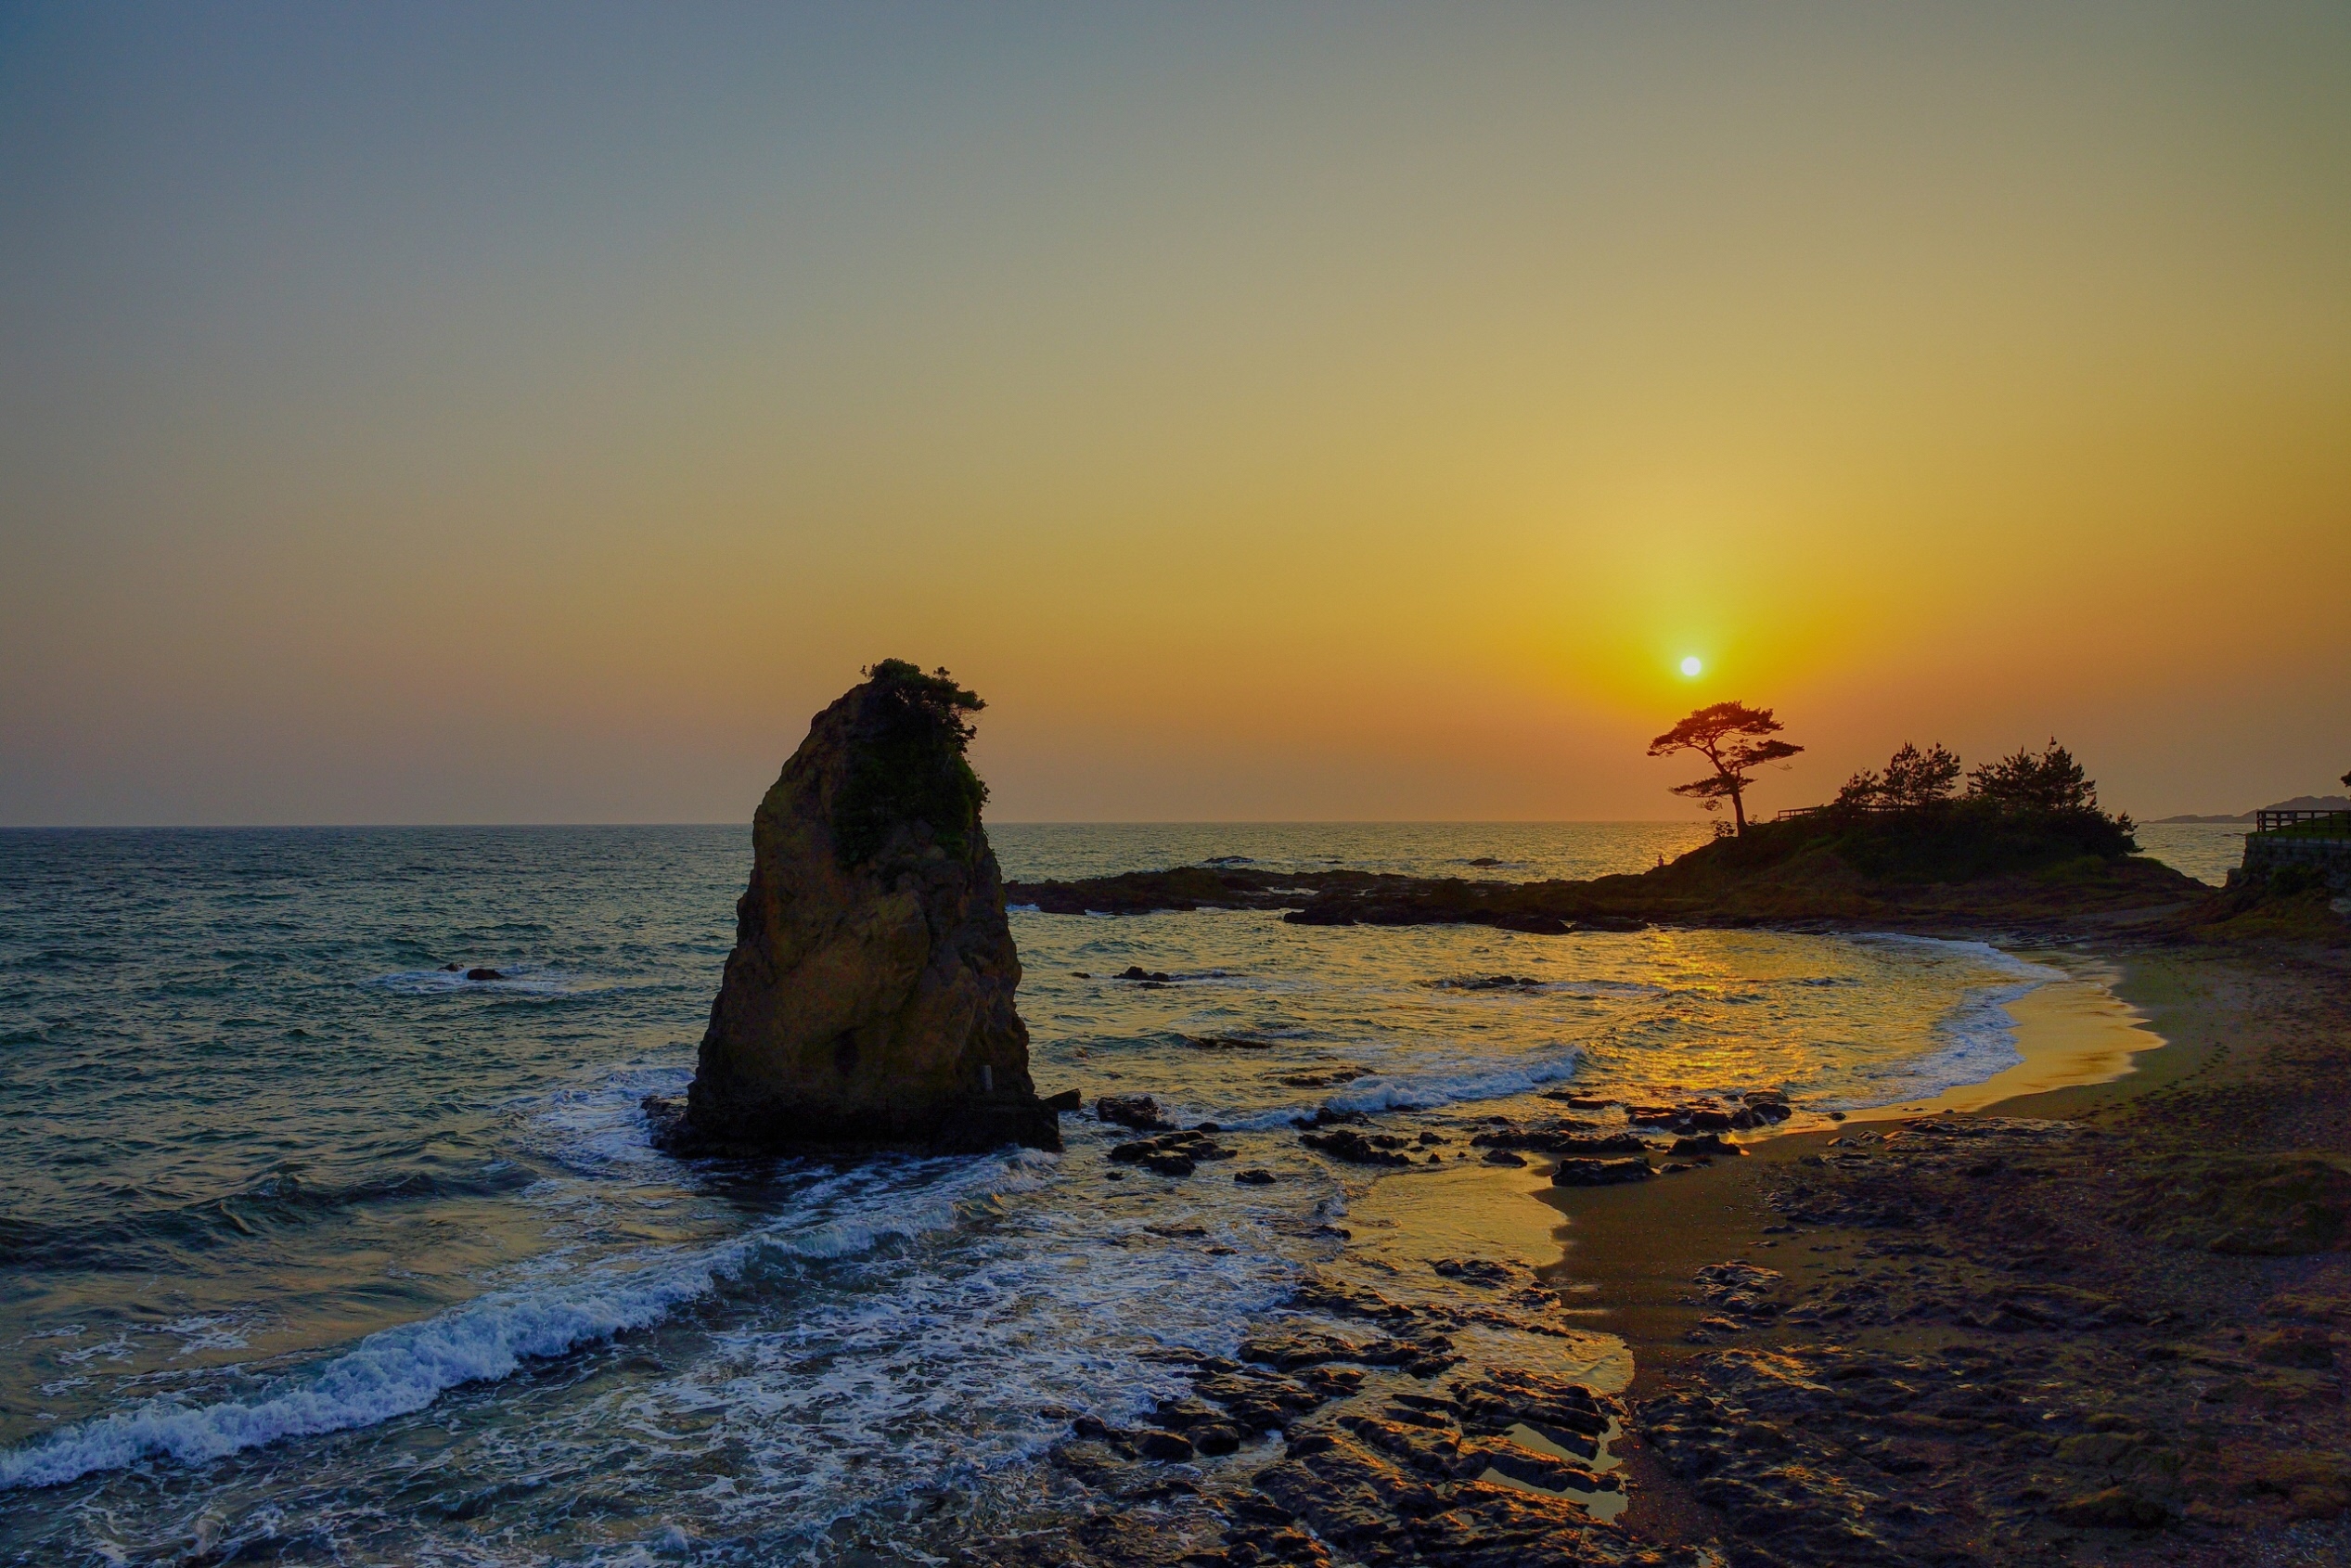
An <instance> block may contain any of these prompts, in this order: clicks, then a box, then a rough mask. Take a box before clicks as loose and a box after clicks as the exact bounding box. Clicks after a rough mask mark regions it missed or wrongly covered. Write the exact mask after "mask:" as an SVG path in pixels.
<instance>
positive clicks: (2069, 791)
mask: <svg viewBox="0 0 2351 1568" xmlns="http://www.w3.org/2000/svg"><path fill="white" fill-rule="evenodd" d="M1967 798H1968V799H1970V800H1972V801H1989V802H1991V803H1993V804H1994V805H1998V806H2003V807H2006V808H2007V809H2009V810H2011V811H2096V810H2097V809H2098V784H2097V782H2096V780H2094V779H2092V778H2090V777H2089V776H2088V774H2086V773H2084V772H2083V771H2082V765H2081V764H2079V763H2077V762H2075V760H2074V754H2073V753H2072V752H2068V751H2067V750H2066V749H2065V748H2064V747H2062V746H2061V745H2059V744H2058V743H2057V738H2056V737H2055V736H2053V735H2052V736H2050V737H2049V745H2048V747H2047V748H2046V749H2044V750H2042V751H2039V752H2030V751H2026V750H2025V749H2024V748H2023V747H2021V746H2020V747H2018V748H2017V752H2016V754H2015V755H2014V756H2012V757H2002V758H2001V759H2000V760H1999V761H1998V762H1996V763H1985V765H1983V766H1981V767H1977V768H1971V769H1969V770H1968V776H1967Z"/></svg>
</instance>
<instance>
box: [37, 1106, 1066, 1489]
mask: <svg viewBox="0 0 2351 1568" xmlns="http://www.w3.org/2000/svg"><path fill="white" fill-rule="evenodd" d="M1051 1164H1052V1161H1051V1157H1050V1156H1037V1155H1034V1153H1033V1152H1031V1151H1026V1150H1024V1151H1022V1154H1021V1156H1016V1157H1014V1158H1011V1159H1009V1160H1007V1161H1001V1162H980V1163H974V1164H972V1165H971V1166H970V1167H968V1169H967V1170H966V1171H965V1172H962V1173H958V1175H957V1176H950V1177H949V1179H947V1180H945V1181H943V1182H939V1183H937V1184H936V1185H934V1186H932V1187H931V1188H929V1189H927V1190H925V1191H923V1192H921V1193H920V1194H919V1195H916V1196H914V1197H912V1198H911V1199H908V1198H906V1197H899V1198H896V1199H894V1200H893V1201H892V1202H889V1203H888V1204H887V1205H886V1207H884V1206H881V1205H867V1215H862V1216H859V1215H846V1216H841V1217H835V1218H829V1219H824V1220H820V1221H817V1222H815V1223H808V1222H806V1221H804V1220H801V1219H799V1218H797V1217H795V1218H794V1219H793V1220H790V1221H783V1222H778V1223H777V1224H776V1225H773V1226H770V1227H764V1228H763V1229H761V1230H758V1231H754V1232H752V1233H751V1234H749V1235H747V1236H743V1237H739V1238H737V1239H735V1240H730V1241H727V1242H725V1243H722V1244H720V1245H718V1246H715V1247H711V1248H707V1249H703V1250H701V1251H699V1252H696V1253H688V1254H684V1255H680V1254H677V1253H651V1254H646V1255H642V1256H639V1257H636V1258H632V1259H625V1260H620V1261H619V1262H618V1263H616V1264H615V1265H612V1266H607V1267H606V1268H604V1269H602V1270H599V1271H597V1272H594V1273H591V1274H589V1275H587V1276H586V1277H585V1279H582V1278H580V1277H578V1276H577V1275H576V1274H569V1275H567V1274H566V1273H565V1272H564V1271H563V1270H560V1269H550V1270H549V1271H548V1272H549V1273H550V1274H553V1275H555V1276H556V1277H557V1279H559V1280H560V1282H550V1283H546V1284H544V1285H537V1286H532V1287H527V1288H524V1289H520V1290H509V1291H497V1292H490V1293H488V1294H485V1295H482V1296H478V1297H476V1298H475V1299H473V1300H472V1301H469V1302H468V1303H466V1304H465V1305H462V1306H458V1307H455V1308H452V1309H451V1310H449V1311H447V1312H443V1313H441V1314H438V1315H437V1316H435V1317H429V1318H426V1319H424V1320H422V1321H420V1322H417V1323H406V1324H403V1325H401V1326H400V1327H398V1328H395V1329H387V1330H382V1331H381V1332H379V1333H375V1334H370V1335H368V1336H367V1337H366V1339H364V1340H362V1341H360V1342H359V1343H358V1344H357V1345H356V1346H354V1347H353V1348H352V1349H351V1350H348V1351H346V1352H344V1353H343V1354H342V1355H340V1356H336V1357H334V1358H333V1359H331V1360H329V1361H328V1362H326V1363H325V1364H324V1365H323V1366H320V1367H318V1368H316V1369H315V1370H312V1371H310V1372H307V1373H302V1374H297V1375H295V1376H294V1377H292V1378H289V1379H288V1380H285V1381H284V1382H282V1383H281V1384H280V1385H279V1386H278V1387H277V1388H276V1390H275V1391H274V1392H271V1393H268V1394H264V1395H263V1396H262V1397H259V1398H256V1399H252V1400H250V1401H247V1400H227V1401H223V1402H220V1403H217V1404H211V1405H186V1404H182V1403H180V1402H179V1401H177V1400H174V1399H171V1398H158V1399H150V1400H148V1401H146V1402H145V1403H143V1404H140V1405H138V1406H135V1407H132V1408H130V1409H128V1410H122V1411H117V1412H115V1413H113V1414H110V1415H107V1416H102V1417H99V1418H98V1419H96V1420H90V1421H85V1422H82V1423H80V1424H77V1425H75V1426H72V1427H70V1428H67V1429H66V1430H64V1431H62V1432H59V1433H56V1434H54V1435H52V1436H50V1437H48V1438H45V1439H44V1440H42V1441H40V1442H38V1443H35V1444H32V1445H29V1446H25V1447H21V1448H17V1449H13V1450H9V1451H6V1452H0V1490H7V1489H11V1488H16V1487H25V1486H54V1485H57V1484H60V1483H63V1482H67V1481H71V1480H73V1479H74V1478H76V1477H77V1476H82V1475H87V1474H89V1473H90V1472H93V1471H101V1470H118V1469H121V1468H122V1467H124V1466H126V1465H130V1464H134V1463H136V1462H137V1461H138V1460H140V1459H148V1458H151V1457H157V1456H161V1457H166V1458H170V1459H176V1460H178V1461H180V1462H181V1463H184V1464H194V1463H202V1462H204V1461H206V1460H210V1459H220V1458H222V1457H224V1456H225V1455H228V1454H233V1453H236V1452H238V1450H240V1449H244V1448H251V1447H258V1446H262V1445H264V1444H269V1443H275V1442H277V1441H280V1440H281V1439H284V1438H289V1437H305V1436H315V1435H318V1434H320V1433H330V1432H342V1431H347V1430H350V1429H352V1428H354V1427H366V1426H374V1425H376V1424H378V1423H379V1422H381V1421H385V1420H391V1419H392V1418H393V1417H396V1416H404V1415H408V1414H411V1413H413V1412H415V1411H418V1410H421V1409H423V1408H424V1407H426V1406H428V1405H430V1404H431V1403H432V1402H433V1401H434V1400H435V1399H437V1398H439V1397H440V1395H441V1394H443V1393H445V1392H447V1391H448V1390H450V1389H453V1388H458V1387H461V1386H463V1385H465V1384H468V1383H474V1382H495V1381H496V1380H498V1379H501V1378H505V1377H507V1376H509V1375H511V1374H512V1373H513V1372H514V1371H516V1370H517V1369H519V1368H520V1367H521V1365H522V1364H523V1363H524V1362H525V1361H528V1360H533V1359H543V1358H546V1357H548V1356H561V1355H564V1354H565V1353H567V1352H569V1351H572V1350H576V1349H579V1348H581V1347H582V1346H585V1345H589V1344H595V1343H601V1342H603V1341H606V1340H609V1339H610V1338H612V1337H613V1336H614V1335H615V1334H620V1333H623V1332H626V1331H628V1330H636V1329H645V1328H649V1327H651V1326H652V1325H653V1324H655V1323H658V1322H660V1321H662V1319H663V1318H665V1317H668V1316H669V1315H670V1314H671V1313H672V1312H673V1311H674V1310H675V1309H676V1308H677V1307H679V1306H680V1305H684V1304H686V1303H687V1302H691V1301H693V1300H695V1299H697V1298H699V1297H701V1296H706V1295H708V1294H710V1293H711V1292H713V1291H714V1290H715V1289H716V1288H717V1286H718V1283H719V1281H720V1280H722V1279H733V1278H736V1277H737V1276H739V1275H740V1274H741V1273H742V1271H743V1270H744V1268H745V1267H746V1266H749V1265H750V1264H752V1262H754V1261H755V1260H758V1259H760V1258H762V1257H771V1258H807V1259H829V1258H840V1257H844V1256H849V1255H853V1254H855V1253H867V1252H871V1251H873V1250H874V1249H875V1248H877V1247H879V1246H880V1245H881V1244H883V1243H884V1242H886V1241H890V1240H899V1239H909V1238H913V1237H918V1236H920V1235H922V1234H924V1233H926V1232H930V1231H935V1230H939V1229H943V1228H945V1227H949V1226H952V1225H954V1224H955V1223H957V1219H958V1218H959V1217H960V1215H961V1214H962V1213H963V1208H964V1205H965V1204H967V1203H969V1202H971V1201H973V1200H974V1199H981V1198H984V1197H986V1196H988V1195H989V1193H990V1191H991V1190H993V1189H1011V1190H1020V1189H1026V1188H1034V1187H1035V1186H1036V1185H1038V1184H1039V1183H1040V1182H1042V1181H1043V1180H1045V1179H1046V1178H1047V1176H1048V1175H1049V1172H1050V1169H1051ZM886 1174H899V1175H918V1176H919V1175H920V1174H923V1173H922V1170H921V1167H919V1166H908V1167H900V1168H899V1170H898V1171H897V1172H896V1173H886ZM885 1179H886V1175H885ZM854 1185H867V1186H870V1185H877V1184H876V1183H874V1182H872V1181H865V1182H862V1183H860V1182H858V1181H856V1180H855V1179H854V1178H852V1179H851V1180H846V1181H843V1182H840V1183H833V1184H822V1185H820V1187H819V1188H818V1189H812V1196H821V1195H824V1194H825V1193H826V1191H827V1189H828V1188H830V1189H840V1188H842V1187H848V1186H854Z"/></svg>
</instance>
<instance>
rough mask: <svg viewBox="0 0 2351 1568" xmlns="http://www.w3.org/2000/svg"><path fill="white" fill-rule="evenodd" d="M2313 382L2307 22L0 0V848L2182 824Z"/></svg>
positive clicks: (2220, 12) (2341, 727) (2340, 601)
mask: <svg viewBox="0 0 2351 1568" xmlns="http://www.w3.org/2000/svg"><path fill="white" fill-rule="evenodd" d="M2346 431H2351V8H2346V7H2345V6H2341V5H2310V6H2267V5H2256V6H2217V5H2215V6H2163V5H2141V6H2099V5H2085V6H2065V7H2045V6H1985V5H1972V6H1940V7H1935V6H1901V7H1893V6H1770V7H1761V6H1749V7H1731V6H1670V5H1668V6H1375V5H1350V6H1280V7H1264V6H1195V5H1186V6H987V7H980V6H886V5H885V6H864V5H861V6H842V7H835V8H827V9H808V8H795V7H783V6H745V7H725V6H692V7H651V6H640V7H612V6H586V5H565V6H429V5H425V6H377V7H366V6H251V5H226V6H104V7H98V6H80V7H74V6H0V823H71V822H158V823H161V822H303V821H325V822H349V821H436V820H464V821H484V820H487V821H560V820H689V819H693V820H735V819H740V818H743V817H745V816H748V813H749V811H750V808H751V806H752V803H754V802H755V801H756V800H757V798H758V795H759V793H760V791H761V790H762V789H763V788H764V785H765V784H766V782H767V781H768V780H769V779H770V778H772V777H773V776H774V773H775V771H776V769H777V766H778V765H780V763H781V761H782V759H783V757H784V756H785V754H786V753H787V752H789V751H790V748H791V747H792V745H794V744H795V743H796V742H797V740H798V739H799V737H800V735H801V734H802V732H803V728H804V726H805V722H806V719H807V716H808V715H809V713H812V712H814V711H815V710H816V708H817V707H819V706H821V705H822V703H823V702H824V701H826V700H829V698H830V697H831V696H833V695H835V694H836V693H837V692H838V691H839V690H840V689H841V688H843V687H845V686H846V685H847V684H848V683H849V682H850V681H851V680H853V679H854V678H855V674H856V670H857V667H858V666H859V665H861V664H863V663H866V662H869V661H871V660H873V659H875V658H879V657H883V656H899V657H906V658H911V659H916V660H918V661H920V662H924V663H926V664H930V663H944V664H947V665H949V666H951V667H953V668H954V669H955V671H956V672H957V675H960V676H962V677H963V678H965V679H966V680H968V681H969V682H970V683H971V684H973V685H975V686H976V687H978V688H980V689H981V690H982V692H983V694H984V695H986V696H987V697H988V698H989V700H990V701H991V708H990V711H989V713H987V715H986V716H985V718H984V720H983V734H982V739H981V741H980V742H979V745H978V750H977V753H976V754H977V759H978V761H979V764H980V766H981V768H982V770H983V773H984V774H985V775H986V777H987V778H989V779H990V780H991V782H992V784H993V785H994V787H995V793H996V805H995V808H994V810H995V814H996V816H1001V817H1027V818H1083V817H1098V818H1129V819H1137V818H1145V819H1148V818H1216V817H1292V818H1295V817H1306V818H1315V817H1421V818H1430V817H1577V816H1583V817H1591V816H1673V815H1677V814H1680V813H1681V812H1682V809H1683V808H1682V807H1681V804H1680V803H1677V802H1676V801H1674V800H1672V799H1671V798H1669V797H1668V796H1666V795H1665V794H1664V786H1665V785H1666V784H1668V783H1671V782H1674V781H1676V779H1677V778H1679V777H1680V775H1679V773H1677V771H1676V770H1675V769H1674V768H1673V767H1672V765H1668V764H1662V763H1652V762H1649V761H1647V760H1645V759H1644V758H1643V757H1642V756H1641V754H1640V752H1641V747H1642V745H1643V743H1644V742H1645V741H1646V740H1647V739H1648V737H1649V736H1650V735H1651V734H1653V733H1655V732H1656V731H1658V730H1661V729H1663V728H1664V727H1665V726H1667V725H1668V724H1669V723H1670V722H1671V721H1672V720H1673V719H1674V718H1676V717H1677V716H1678V715H1679V714H1680V713H1683V712H1685V711H1687V710H1688V709H1689V707H1690V706H1692V705H1694V704H1695V703H1697V702H1699V701H1708V700H1716V699H1718V698H1721V697H1725V696H1739V697H1742V698H1745V699H1746V700H1752V701H1759V702H1769V703H1772V704H1774V705H1776V706H1777V707H1778V708H1779V711H1780V713H1781V714H1782V716H1783V717H1785V718H1786V719H1787V720H1788V721H1789V723H1790V732H1791V734H1792V737H1793V738H1794V739H1799V740H1802V741H1805V742H1806V743H1807V744H1808V745H1809V746H1810V747H1811V748H1812V750H1811V751H1810V752H1808V753H1807V755H1806V756H1805V759H1803V760H1802V761H1801V762H1800V763H1799V765H1797V767H1796V768H1795V769H1794V770H1792V772H1791V774H1790V775H1788V776H1787V777H1786V778H1774V779H1773V780H1772V781H1770V783H1769V784H1768V785H1767V786H1766V794H1767V795H1768V796H1769V797H1770V798H1769V799H1768V800H1767V801H1766V805H1772V804H1784V803H1797V802H1800V801H1809V800H1817V799H1819V798H1822V797H1823V796H1825V795H1826V794H1827V793H1828V792H1830V791H1831V790H1833V788H1834V787H1835V784H1836V782H1837V781H1838V780H1839V779H1841V778H1843V777H1844V774H1845V773H1847V772H1849V771H1850V770H1851V769H1852V768H1854V767H1856V766H1858V765H1863V764H1865V763H1873V762H1877V761H1880V760H1882V757H1883V756H1884V754H1885V753H1886V752H1888V751H1890V750H1891V749H1892V748H1893V747H1894V746H1895V744H1897V743H1898V742H1900V741H1902V740H1903V739H1920V740H1925V739H1932V738H1938V737H1939V738H1941V739H1945V740H1946V741H1948V742H1950V743H1951V744H1953V745H1955V746H1957V747H1958V748H1959V750H1961V751H1962V752H1964V753H1965V754H1967V755H1968V756H1969V757H1970V759H1971V760H1974V759H1978V758H1981V757H1983V756H1985V755H1986V754H1988V753H1990V752H1995V751H2007V750H2010V749H2012V748H2014V747H2015V746H2017V745H2019V744H2023V743H2025V742H2036V743H2037V742H2038V741H2039V740H2040V739H2043V738H2045V737H2046V736H2048V735H2049V734H2050V733H2051V732H2055V733H2057V734H2059V735H2060V736H2062V738H2064V739H2066V740H2068V741H2069V742H2070V743H2071V744H2073V745H2074V746H2075V749H2076V751H2077V752H2080V753H2081V754H2082V756H2083V757H2084V759H2085V760H2086V761H2087V762H2088V765H2090V767H2091V769H2092V771H2093V772H2094V773H2096V774H2097V775H2098V776H2099V777H2100V779H2101V780H2102V781H2103V782H2104V784H2105V786H2106V790H2107V795H2108V798H2109V800H2110V802H2111V803H2116V804H2121V805H2124V806H2126V807H2128V808H2130V809H2132V810H2135V811H2138V812H2139V813H2141V814H2142V815H2157V814H2161V813H2165V812H2169V811H2175V810H2220V809H2230V810H2233V809H2240V808H2242V807H2244V806H2248V805H2251V804H2254V803H2258V802H2261V801H2266V800H2268V799H2272V798H2275V797H2277V796H2280V795H2284V794H2292V793H2298V792H2303V791H2308V790H2319V789H2322V788H2326V787H2328V786H2329V785H2330V784H2331V783H2332V779H2333V778H2335V776H2336V775H2338V774H2340V773H2341V772H2342V771H2343V770H2344V769H2345V767H2346V766H2351V751H2347V750H2346V749H2345V748H2346V747H2351V687H2346V684H2345V681H2344V679H2343V675H2344V672H2345V670H2346V669H2351V629H2346V617H2345V612H2344V585H2345V583H2351V439H2346ZM1689 653H1696V654H1698V655H1700V656H1701V657H1702V659H1703V660H1704V661H1705V665H1706V667H1705V671H1704V673H1703V674H1702V675H1701V676H1700V677H1699V678H1698V679H1697V680H1694V681H1691V680H1685V679H1684V678H1683V677H1682V676H1681V675H1679V674H1678V673H1677V668H1676V666H1677V663H1678V661H1679V660H1680V659H1681V658H1682V657H1683V656H1684V655H1685V654H1689Z"/></svg>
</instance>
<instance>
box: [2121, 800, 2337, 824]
mask: <svg viewBox="0 0 2351 1568" xmlns="http://www.w3.org/2000/svg"><path fill="white" fill-rule="evenodd" d="M2260 809H2261V810H2262V811H2351V795H2296V796H2295V797H2294V798H2293V799H2292V800H2290V801H2274V802H2272V803H2269V804H2268V805H2266V806H2263V807H2261V808H2260ZM2256 815H2258V814H2257V813H2255V812H2251V811H2241V812H2239V813H2237V815H2235V816H2195V815H2193V814H2192V813H2190V814H2184V815H2182V816H2157V817H2153V818H2151V819H2150V821H2149V824H2148V825H2149V826H2150V827H2152V826H2154V824H2155V823H2158V822H2251V821H2252V820H2253V819H2254V818H2255V816H2256Z"/></svg>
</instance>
